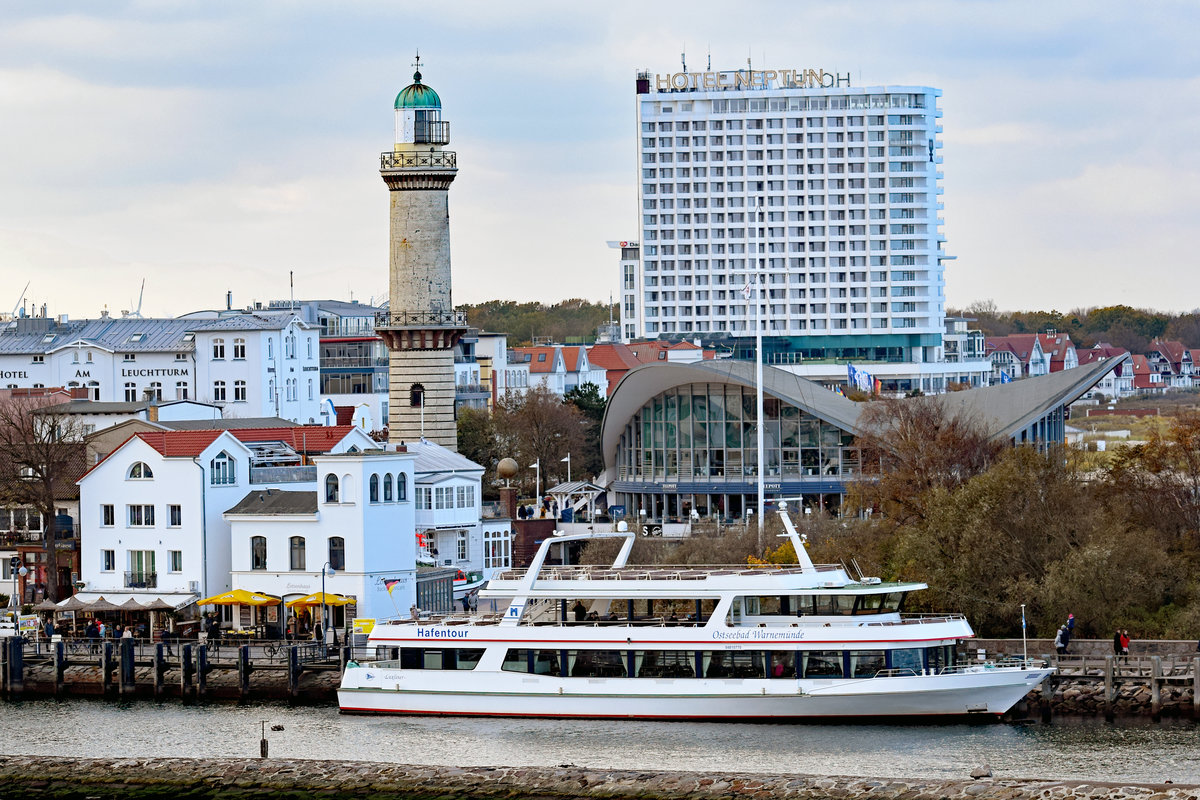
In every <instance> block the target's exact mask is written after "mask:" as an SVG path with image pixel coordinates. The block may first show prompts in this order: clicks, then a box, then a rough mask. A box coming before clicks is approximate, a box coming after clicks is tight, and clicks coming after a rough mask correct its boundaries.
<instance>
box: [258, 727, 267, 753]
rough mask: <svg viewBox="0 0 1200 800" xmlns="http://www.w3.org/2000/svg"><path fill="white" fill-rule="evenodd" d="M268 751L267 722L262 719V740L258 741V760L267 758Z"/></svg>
mask: <svg viewBox="0 0 1200 800" xmlns="http://www.w3.org/2000/svg"><path fill="white" fill-rule="evenodd" d="M268 749H269V747H268V745H267V721H266V720H265V719H264V720H263V721H262V738H261V739H259V740H258V757H259V758H267V757H268V756H267V750H268Z"/></svg>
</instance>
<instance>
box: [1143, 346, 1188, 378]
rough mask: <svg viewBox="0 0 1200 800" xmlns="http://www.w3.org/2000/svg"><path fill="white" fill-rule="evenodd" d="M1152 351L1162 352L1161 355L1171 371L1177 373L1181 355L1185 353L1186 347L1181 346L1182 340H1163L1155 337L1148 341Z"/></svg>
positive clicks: (1181, 358) (1181, 359)
mask: <svg viewBox="0 0 1200 800" xmlns="http://www.w3.org/2000/svg"><path fill="white" fill-rule="evenodd" d="M1150 349H1151V350H1152V351H1155V352H1158V353H1161V354H1162V357H1163V358H1164V359H1166V360H1167V362H1168V363H1169V364H1170V365H1171V372H1173V373H1174V374H1176V375H1178V374H1179V372H1180V365H1181V364H1182V363H1183V356H1184V354H1185V353H1187V348H1185V347H1184V346H1183V342H1165V341H1163V340H1161V339H1155V340H1154V341H1153V342H1151V343H1150Z"/></svg>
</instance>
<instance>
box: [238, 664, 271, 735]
mask: <svg viewBox="0 0 1200 800" xmlns="http://www.w3.org/2000/svg"><path fill="white" fill-rule="evenodd" d="M253 671H254V665H253V664H251V663H250V645H248V644H244V645H242V646H241V647H239V648H238V692H239V694H240V695H241V697H242V699H243V700H244V699H246V697H248V696H249V694H250V673H251V672H253ZM263 741H264V742H266V739H263ZM263 758H266V755H264V756H263Z"/></svg>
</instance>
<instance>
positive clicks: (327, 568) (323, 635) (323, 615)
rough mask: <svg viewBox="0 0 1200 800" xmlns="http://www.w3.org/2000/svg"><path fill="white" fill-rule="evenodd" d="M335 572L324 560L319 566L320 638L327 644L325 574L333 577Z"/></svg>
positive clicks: (327, 609) (327, 619) (327, 621)
mask: <svg viewBox="0 0 1200 800" xmlns="http://www.w3.org/2000/svg"><path fill="white" fill-rule="evenodd" d="M336 574H337V572H336V571H335V570H334V568H333V567H331V566H330V565H329V562H328V561H326V562H325V563H324V564H323V565H322V566H321V640H322V641H324V642H325V644H329V604H328V603H326V602H325V601H326V599H327V598H326V595H325V576H326V575H328V576H329V577H331V578H332V577H333V576H334V575H336Z"/></svg>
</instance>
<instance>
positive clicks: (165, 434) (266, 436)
mask: <svg viewBox="0 0 1200 800" xmlns="http://www.w3.org/2000/svg"><path fill="white" fill-rule="evenodd" d="M352 430H354V426H353V425H335V426H333V427H324V426H321V425H296V426H294V427H289V428H232V429H230V430H229V431H228V432H229V433H230V434H231V435H232V436H233V437H234V438H236V439H238V440H239V441H242V442H283V443H285V444H287V445H290V446H291V447H292V449H293V450H295V451H296V452H298V453H305V454H308V453H327V452H329V450H330V449H332V448H333V446H334V445H336V444H337V443H338V442H340V441H341V440H342V439H344V438H346V436H347V435H348V434H349V433H350V431H352ZM222 433H225V431H219V430H209V431H145V432H142V433H139V434H137V438H139V439H141V440H142V441H144V442H145V443H146V444H148V445H150V446H151V447H153V448H154V449H155V450H157V451H158V452H160V453H162V454H163V455H164V456H166V457H167V458H195V457H196V456H198V455H200V454H201V453H203V452H204V450H205V449H206V448H207V447H208V446H209V445H210V444H212V443H213V442H214V441H215V440H216V438H217V437H218V436H220V435H221V434H222ZM117 449H118V450H119V449H120V448H117ZM113 452H116V451H115V450H114V451H113Z"/></svg>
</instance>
